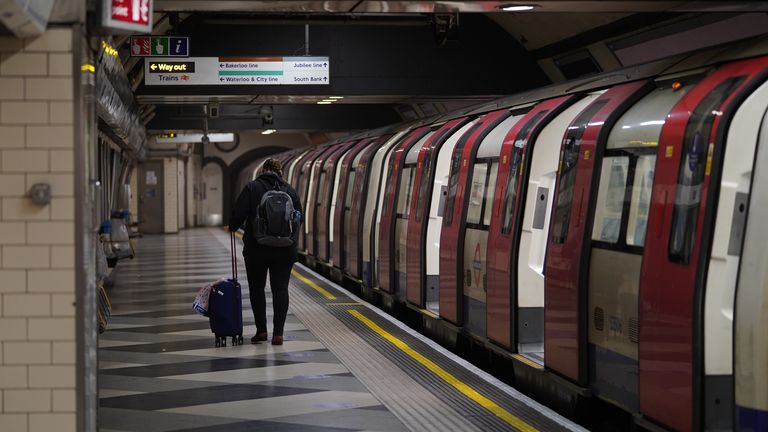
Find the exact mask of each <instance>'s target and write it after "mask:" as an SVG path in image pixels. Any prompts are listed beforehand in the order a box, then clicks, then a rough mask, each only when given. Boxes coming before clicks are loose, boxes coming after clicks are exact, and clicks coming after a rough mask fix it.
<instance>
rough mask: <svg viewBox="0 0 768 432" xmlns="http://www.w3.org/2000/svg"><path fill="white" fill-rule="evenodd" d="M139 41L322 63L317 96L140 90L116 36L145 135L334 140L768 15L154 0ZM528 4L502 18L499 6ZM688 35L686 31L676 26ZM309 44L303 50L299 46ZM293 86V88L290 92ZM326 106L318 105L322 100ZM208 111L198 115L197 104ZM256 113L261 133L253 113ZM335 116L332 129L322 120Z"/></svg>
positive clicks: (619, 4)
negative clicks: (599, 54) (267, 121)
mask: <svg viewBox="0 0 768 432" xmlns="http://www.w3.org/2000/svg"><path fill="white" fill-rule="evenodd" d="M154 3H155V16H156V18H155V22H156V24H155V31H154V32H153V34H158V35H162V34H171V35H185V36H190V37H191V42H190V46H191V47H192V50H193V54H194V56H225V55H228V56H232V55H253V56H263V55H285V56H290V55H304V54H311V55H323V56H328V57H330V62H331V65H332V68H331V78H332V79H331V81H332V83H331V85H329V86H195V87H190V86H187V87H171V86H167V87H158V86H146V85H144V84H143V72H144V67H143V61H142V60H140V59H138V58H132V57H130V56H129V55H128V50H127V43H128V41H127V40H126V39H118V40H116V43H117V44H118V46H120V47H121V56H122V58H123V59H124V66H125V68H126V71H127V73H128V74H129V77H130V78H131V79H132V80H133V81H134V88H135V92H136V95H137V100H138V101H139V103H140V104H141V105H142V106H143V109H144V110H146V111H151V115H147V116H146V118H147V120H148V125H147V127H148V129H149V130H150V131H166V130H195V129H203V128H204V127H207V128H209V129H210V130H217V129H218V130H259V129H263V128H267V127H270V128H271V127H275V128H277V129H279V130H286V129H290V130H306V131H318V130H326V131H341V130H356V129H367V128H371V127H375V126H376V125H382V126H383V125H385V124H391V123H393V122H396V121H398V120H406V119H409V118H413V117H414V116H415V117H419V116H427V115H432V114H436V113H441V112H446V111H451V110H453V109H457V108H459V107H463V106H467V105H473V104H478V103H482V102H485V101H488V100H490V99H494V98H497V97H499V96H501V95H505V94H511V93H514V92H518V91H522V90H525V89H529V88H534V87H539V86H542V85H546V84H548V83H550V82H552V81H553V78H552V74H551V73H545V72H548V71H545V69H542V67H543V65H544V63H545V62H546V61H549V60H551V59H553V58H558V56H560V57H563V56H568V55H570V53H573V52H575V51H578V50H583V49H585V48H586V47H588V46H590V45H592V44H595V43H597V42H600V41H605V40H607V39H610V38H618V37H627V36H633V37H636V38H637V37H638V35H642V34H643V33H644V32H646V31H649V30H655V31H657V32H658V31H659V30H658V29H659V27H661V26H665V25H666V26H670V25H674V24H675V23H690V22H692V21H696V20H699V21H701V20H704V21H707V20H709V21H716V20H723V19H728V18H729V17H732V16H736V15H738V14H744V13H765V12H768V2H752V1H548V0H538V1H535V2H524V1H505V2H501V1H255V0H242V1H229V0H155V2H154ZM509 6H532V9H530V10H528V11H519V12H506V11H504V10H503V8H504V7H509ZM685 25H689V24H685ZM307 35H308V37H309V39H308V40H309V46H308V47H307V46H305V38H306V37H307ZM297 87H300V88H297ZM333 95H335V96H343V97H344V99H339V100H338V101H337V103H334V104H333V106H318V105H317V102H318V101H320V100H322V99H323V98H326V97H328V96H333ZM212 104H213V105H220V106H221V109H220V116H218V117H217V118H209V113H208V109H209V108H208V107H210V106H211V105H212ZM264 107H267V108H268V109H269V110H271V111H272V112H273V113H274V114H275V115H274V124H272V125H264V124H263V122H262V121H261V117H260V115H259V113H260V112H262V111H263V108H264ZM332 119H335V120H332Z"/></svg>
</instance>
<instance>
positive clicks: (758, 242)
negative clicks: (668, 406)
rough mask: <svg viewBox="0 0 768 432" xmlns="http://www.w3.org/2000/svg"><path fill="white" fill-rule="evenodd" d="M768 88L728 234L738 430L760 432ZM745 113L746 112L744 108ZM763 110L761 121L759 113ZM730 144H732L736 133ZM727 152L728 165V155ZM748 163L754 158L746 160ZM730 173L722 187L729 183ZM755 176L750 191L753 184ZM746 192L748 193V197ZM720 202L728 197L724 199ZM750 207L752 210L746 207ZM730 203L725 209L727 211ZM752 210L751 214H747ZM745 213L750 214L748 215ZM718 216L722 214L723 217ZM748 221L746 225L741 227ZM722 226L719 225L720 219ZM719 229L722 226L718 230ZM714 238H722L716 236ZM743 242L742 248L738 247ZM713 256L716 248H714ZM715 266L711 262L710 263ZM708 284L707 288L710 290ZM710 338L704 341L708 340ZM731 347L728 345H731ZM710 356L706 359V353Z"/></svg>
mask: <svg viewBox="0 0 768 432" xmlns="http://www.w3.org/2000/svg"><path fill="white" fill-rule="evenodd" d="M766 86H768V84H764V85H763V86H762V87H761V88H760V90H759V91H758V92H756V93H755V94H754V95H753V97H758V98H760V99H761V100H762V103H763V107H762V109H758V107H754V109H752V112H751V113H749V117H751V118H749V119H747V120H748V121H747V122H745V124H744V125H743V126H746V128H745V129H747V130H748V131H749V132H751V129H752V128H753V127H754V126H757V125H759V127H760V131H759V139H758V143H757V155H756V158H755V159H754V176H752V175H751V174H752V173H751V172H744V171H742V173H743V174H744V175H742V176H740V179H739V180H738V183H737V184H738V186H737V187H736V188H735V189H736V190H735V191H734V193H732V195H733V199H732V201H733V204H734V205H733V207H732V208H733V213H732V214H733V215H734V219H733V225H732V228H731V229H730V235H729V236H728V237H729V238H728V252H727V254H728V255H731V254H732V253H734V252H736V251H737V250H738V251H739V252H741V257H742V258H741V262H740V265H739V275H738V285H737V287H736V302H735V311H734V312H735V318H734V319H735V321H736V322H735V325H734V326H733V327H734V328H733V330H734V342H735V343H734V344H733V347H734V350H735V352H734V353H733V355H734V383H735V389H734V395H735V397H734V402H735V405H736V407H735V408H736V412H735V418H736V427H735V430H738V431H760V430H766V429H768V368H766V367H765V365H767V364H768V339H766V337H765V329H766V328H768V306H767V305H768V254H766V253H765V245H766V244H768V230H766V229H765V221H766V220H768V111H766V110H765V105H766V103H765V98H766V95H765V93H766ZM745 105H746V103H745ZM740 111H741V110H740ZM761 111H762V112H763V116H762V119H761V120H757V119H755V118H754V114H758V113H760V112H761ZM737 119H738V115H737V118H736V119H734V122H733V124H732V125H731V132H730V133H731V134H733V133H738V132H739V129H737V127H739V126H740V125H738V124H737ZM749 137H750V135H749V134H747V135H746V136H744V138H745V140H744V141H743V142H744V143H745V144H746V145H749V144H750V143H751V140H749ZM728 141H729V142H733V141H732V139H731V136H730V135H729V137H728ZM728 153H730V152H729V151H728V150H726V166H727V162H728V161H727V159H728ZM740 160H741V161H743V162H752V161H751V160H748V159H747V158H741V159H740ZM725 180H726V177H725V175H724V176H723V187H725ZM750 180H751V190H750V188H749V183H750ZM745 195H746V196H745ZM720 201H721V204H720V205H721V206H722V205H723V203H722V201H723V197H722V195H721V198H720ZM747 205H748V206H749V207H748V209H747V208H746V206H747ZM727 207H728V206H726V211H727ZM747 212H748V213H747ZM745 216H746V218H745ZM718 217H719V216H718ZM744 222H746V227H745V228H741V229H740V227H739V226H740V225H741V224H743V223H744ZM718 225H719V223H718ZM716 230H717V228H716ZM715 237H716V238H717V237H719V236H718V235H717V234H715ZM741 242H743V243H744V246H743V250H741V248H740V247H739V246H740V244H741ZM713 255H714V252H713ZM710 266H711V264H710ZM709 289H710V288H709V287H707V291H709ZM709 343H710V342H709V341H708V340H705V344H709ZM726 346H728V345H726ZM705 360H706V357H705Z"/></svg>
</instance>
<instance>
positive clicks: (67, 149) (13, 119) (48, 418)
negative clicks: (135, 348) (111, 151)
mask: <svg viewBox="0 0 768 432" xmlns="http://www.w3.org/2000/svg"><path fill="white" fill-rule="evenodd" d="M72 72H73V71H72V33H71V31H70V30H69V29H63V28H57V29H50V30H48V31H47V32H46V33H45V34H43V35H42V36H41V37H39V38H36V39H34V40H26V41H20V40H17V39H14V38H10V37H0V252H1V253H0V430H2V431H4V432H5V431H9V432H10V431H53V430H55V431H60V432H69V431H74V430H75V428H76V418H75V307H74V301H75V271H74V257H75V221H74V219H75V203H74V176H73V148H74V130H73V115H72V113H73V101H72V98H73V93H74V92H73V90H74V84H75V83H74V80H73V76H72ZM39 182H43V183H48V184H50V185H51V190H52V195H53V201H52V203H51V204H49V205H47V206H38V205H35V204H33V203H32V202H31V200H30V199H29V198H28V196H27V194H28V191H29V189H30V187H31V186H32V185H33V184H34V183H39Z"/></svg>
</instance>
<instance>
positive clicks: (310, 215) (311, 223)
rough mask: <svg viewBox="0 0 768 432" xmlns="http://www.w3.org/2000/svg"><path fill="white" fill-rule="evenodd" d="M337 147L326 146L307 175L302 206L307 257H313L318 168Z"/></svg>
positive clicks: (313, 162)
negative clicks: (304, 199) (304, 198)
mask: <svg viewBox="0 0 768 432" xmlns="http://www.w3.org/2000/svg"><path fill="white" fill-rule="evenodd" d="M336 149H337V147H336V146H335V145H328V146H325V147H324V148H323V150H322V151H320V152H319V153H318V155H317V157H316V158H315V160H314V161H312V164H311V165H310V168H309V175H308V176H307V177H308V179H309V182H308V184H307V186H306V189H307V195H306V196H307V201H306V203H305V204H304V210H305V213H306V218H305V222H304V249H305V250H306V251H307V254H309V255H315V252H314V246H315V233H316V231H315V210H317V204H316V203H317V198H318V184H319V183H320V181H319V179H320V176H321V174H320V168H321V167H322V166H323V161H325V159H326V158H327V157H328V155H330V154H331V153H333V152H334V151H335V150H336Z"/></svg>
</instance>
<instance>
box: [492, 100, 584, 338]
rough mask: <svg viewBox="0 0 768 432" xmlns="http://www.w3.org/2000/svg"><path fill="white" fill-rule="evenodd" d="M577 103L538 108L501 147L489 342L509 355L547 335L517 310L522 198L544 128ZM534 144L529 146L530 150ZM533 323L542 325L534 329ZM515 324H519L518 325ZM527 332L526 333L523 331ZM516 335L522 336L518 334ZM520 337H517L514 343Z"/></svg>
mask: <svg viewBox="0 0 768 432" xmlns="http://www.w3.org/2000/svg"><path fill="white" fill-rule="evenodd" d="M574 99H576V97H574V96H563V97H560V98H556V99H551V100H548V101H544V102H541V103H538V104H537V105H536V106H535V107H534V108H533V109H532V110H531V111H529V112H528V114H526V115H525V117H523V118H522V119H520V121H518V122H517V123H516V124H515V126H514V127H513V128H512V129H510V131H509V133H508V134H507V136H506V137H505V139H504V143H503V144H502V150H501V156H500V159H501V160H500V165H499V173H498V175H497V177H496V184H495V185H490V184H489V187H493V188H495V190H496V191H495V192H494V200H493V213H492V214H493V216H492V217H491V224H490V226H489V227H488V249H487V255H486V263H487V268H486V274H487V279H488V290H487V293H486V294H487V300H488V301H487V304H488V308H487V310H486V312H487V315H486V316H487V322H488V327H487V335H488V338H489V339H490V340H492V341H493V342H495V343H496V344H498V345H501V346H503V347H505V348H507V349H512V348H513V347H514V345H513V344H514V342H513V339H514V340H519V341H524V342H526V343H529V342H531V341H538V342H541V340H542V334H540V333H539V334H538V335H534V336H531V335H532V332H531V330H533V329H534V328H535V327H537V328H538V329H543V325H542V324H543V319H538V320H537V318H538V317H536V316H532V314H529V313H523V312H524V311H527V310H525V309H523V310H521V311H520V312H521V313H520V314H519V316H518V313H517V312H518V307H517V306H518V304H517V301H516V300H517V292H518V290H517V266H516V265H514V263H516V262H517V260H516V259H515V258H517V255H518V254H517V253H516V252H517V243H519V237H520V236H519V233H520V226H521V223H520V222H521V221H522V216H523V212H522V210H523V199H522V198H523V197H525V195H526V193H527V186H528V182H527V180H528V172H529V171H530V169H529V166H530V165H531V156H532V151H531V149H532V148H533V142H534V141H535V140H536V138H537V137H538V135H539V133H540V132H541V130H542V128H544V126H545V125H546V124H547V123H549V121H551V120H552V119H553V118H555V117H556V116H557V115H558V114H560V113H561V112H562V111H563V110H564V109H566V108H567V107H568V106H569V105H570V104H571V103H573V101H574ZM529 143H530V144H529ZM532 322H540V323H541V324H539V325H537V326H536V325H532V324H531V323H532ZM513 323H514V324H513ZM521 327H522V328H521ZM516 330H517V331H516ZM516 333H517V336H518V337H515V334H516Z"/></svg>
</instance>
